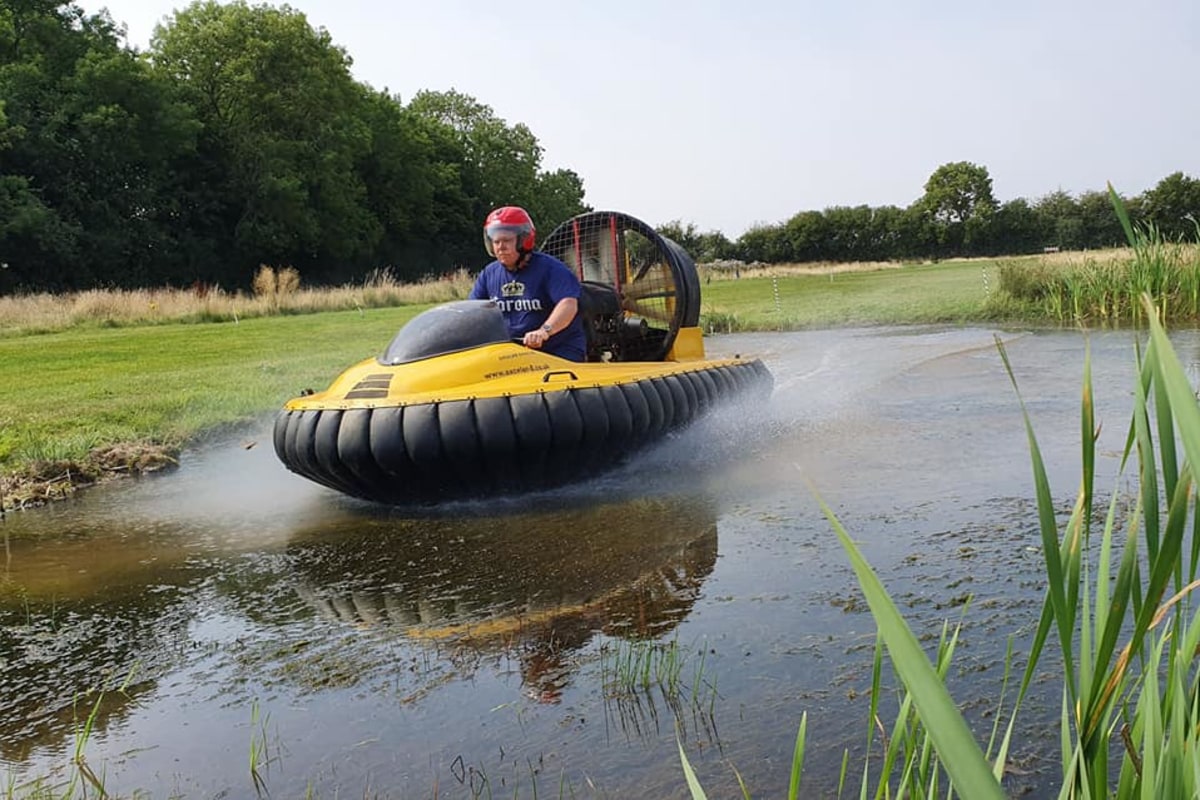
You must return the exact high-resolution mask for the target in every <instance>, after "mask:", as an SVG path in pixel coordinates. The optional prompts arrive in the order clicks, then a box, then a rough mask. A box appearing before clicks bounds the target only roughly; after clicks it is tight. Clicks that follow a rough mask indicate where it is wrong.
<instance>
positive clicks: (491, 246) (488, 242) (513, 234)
mask: <svg viewBox="0 0 1200 800" xmlns="http://www.w3.org/2000/svg"><path fill="white" fill-rule="evenodd" d="M530 233H531V231H530V228H529V226H528V225H506V224H504V223H502V222H493V223H492V224H491V225H488V226H487V227H486V228H484V229H483V246H484V247H485V248H486V249H487V251H488V255H490V256H492V257H493V258H495V257H496V245H497V244H501V245H503V244H507V245H510V246H512V247H514V248H516V249H518V250H519V249H520V248H521V244H522V242H524V241H525V238H526V237H527V236H529V234H530Z"/></svg>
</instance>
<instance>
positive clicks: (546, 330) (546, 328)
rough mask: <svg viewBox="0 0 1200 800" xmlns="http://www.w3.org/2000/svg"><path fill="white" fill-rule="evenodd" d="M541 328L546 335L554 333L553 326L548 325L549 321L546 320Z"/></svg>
mask: <svg viewBox="0 0 1200 800" xmlns="http://www.w3.org/2000/svg"><path fill="white" fill-rule="evenodd" d="M542 330H544V331H545V332H546V335H547V336H550V335H551V334H553V333H554V328H551V327H550V323H549V322H547V323H546V324H545V325H543V326H542Z"/></svg>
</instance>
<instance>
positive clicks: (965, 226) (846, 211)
mask: <svg viewBox="0 0 1200 800" xmlns="http://www.w3.org/2000/svg"><path fill="white" fill-rule="evenodd" d="M1118 197H1119V198H1120V199H1121V201H1122V202H1123V203H1124V204H1125V207H1126V210H1127V211H1128V213H1129V215H1130V218H1131V219H1132V220H1133V221H1134V222H1136V223H1140V224H1142V225H1152V226H1153V227H1154V228H1155V229H1156V230H1157V231H1158V233H1159V234H1160V235H1161V236H1163V237H1164V238H1165V239H1167V240H1171V241H1175V240H1180V239H1187V240H1195V239H1196V238H1197V237H1198V236H1200V224H1198V222H1197V221H1198V220H1200V180H1197V179H1194V178H1190V177H1188V176H1187V175H1184V174H1183V173H1182V172H1176V173H1174V174H1172V175H1168V176H1167V177H1165V178H1163V179H1162V180H1161V181H1159V182H1158V184H1157V185H1156V186H1154V188H1152V189H1148V190H1146V191H1145V192H1143V193H1141V194H1138V195H1133V196H1124V195H1118ZM659 230H660V231H661V232H662V233H663V234H664V235H666V236H669V237H670V238H672V239H674V240H675V241H676V242H678V243H679V244H680V245H681V246H683V247H684V249H686V250H687V251H688V252H689V253H692V254H693V256H694V257H695V258H696V259H697V260H699V261H717V260H722V259H732V260H739V261H745V262H765V263H803V262H813V261H835V262H848V261H889V260H906V259H941V258H954V257H962V256H999V255H1020V254H1028V253H1040V252H1043V251H1045V250H1046V249H1047V248H1051V249H1059V250H1084V249H1098V248H1105V247H1116V246H1120V245H1123V244H1125V233H1124V231H1123V230H1122V228H1121V224H1120V222H1119V220H1118V218H1117V215H1116V213H1115V211H1114V209H1113V204H1112V199H1111V198H1110V197H1109V194H1108V191H1107V190H1103V191H1099V190H1096V191H1087V192H1083V193H1081V194H1080V195H1079V196H1078V197H1076V196H1073V195H1071V194H1070V193H1068V192H1065V191H1062V190H1058V191H1054V192H1051V193H1050V194H1047V195H1045V196H1044V197H1041V198H1039V199H1037V200H1034V201H1033V202H1030V201H1029V200H1026V199H1025V198H1017V199H1015V200H1009V201H1007V202H1005V203H999V202H997V200H996V198H995V196H994V195H993V192H992V179H991V176H990V175H989V174H988V170H987V168H986V167H984V166H981V165H978V164H973V163H970V162H966V161H958V162H951V163H947V164H943V165H942V166H940V167H938V168H937V169H936V170H935V171H934V172H933V174H932V175H930V177H929V180H928V181H927V182H926V184H925V193H924V194H923V195H922V196H921V197H920V198H918V199H917V200H916V201H915V202H914V203H912V204H911V205H909V206H908V207H907V208H900V207H898V206H892V205H889V206H875V207H871V206H865V205H860V206H835V207H832V208H826V209H825V210H824V211H801V212H799V213H797V214H795V215H794V216H792V217H791V218H790V219H788V220H786V221H785V222H782V223H779V224H775V225H757V226H755V227H753V228H751V229H750V230H747V231H746V232H745V233H743V234H742V235H741V236H740V237H739V238H738V239H737V240H736V241H730V240H729V239H728V238H727V237H725V236H724V235H723V234H722V233H721V232H719V231H705V232H702V231H699V230H698V229H697V228H696V226H695V225H694V224H692V223H684V222H681V221H678V220H676V221H673V222H671V223H669V224H667V225H665V226H662V227H661V228H660V229H659Z"/></svg>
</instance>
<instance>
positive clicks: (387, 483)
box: [274, 211, 772, 504]
mask: <svg viewBox="0 0 1200 800" xmlns="http://www.w3.org/2000/svg"><path fill="white" fill-rule="evenodd" d="M542 249H543V250H545V251H546V252H548V253H550V254H551V255H553V256H555V257H557V258H559V259H560V260H562V261H563V262H564V263H566V264H567V266H569V267H571V268H572V269H573V270H575V272H576V274H577V275H578V276H579V277H580V280H581V282H582V285H583V291H582V294H581V296H580V300H579V313H580V314H581V315H582V316H583V321H584V330H585V333H586V335H587V342H588V347H587V361H585V362H574V361H568V360H565V359H561V358H557V357H555V356H551V355H548V354H547V353H544V352H542V351H540V350H532V349H529V348H526V347H524V346H522V345H520V344H517V343H515V342H514V341H513V340H512V339H511V338H510V336H509V332H508V327H507V325H506V324H505V322H504V318H503V316H502V315H501V313H500V310H499V309H498V308H497V307H496V306H495V304H494V303H492V302H491V301H488V300H464V301H456V302H451V303H445V304H443V305H439V306H436V307H434V308H431V309H429V310H428V311H424V312H422V313H421V314H418V315H417V316H415V317H413V319H412V320H410V321H409V322H408V323H407V324H406V325H405V326H404V327H403V328H401V329H400V331H399V332H398V333H397V334H396V336H395V338H393V339H392V341H391V343H390V344H389V345H388V346H387V348H386V349H385V350H384V351H383V353H382V354H381V355H379V356H378V357H375V358H370V359H367V360H365V361H362V362H360V363H358V364H356V365H354V366H352V367H350V368H349V369H347V370H346V371H345V372H343V373H342V374H341V375H340V376H338V378H337V379H335V380H334V382H333V383H332V384H331V385H330V387H329V388H328V389H326V390H325V391H322V392H316V393H307V394H304V395H301V396H300V397H296V398H293V399H292V400H289V401H288V402H287V403H286V404H285V406H284V408H283V410H282V411H280V413H279V415H278V416H277V417H276V420H275V427H274V446H275V453H276V454H277V455H278V457H279V459H280V460H281V461H282V462H283V463H284V464H285V465H286V466H287V468H288V469H290V470H291V471H293V472H295V473H297V474H299V475H302V476H304V477H305V478H308V479H310V480H312V481H315V482H316V483H319V484H322V485H324V486H328V487H329V488H332V489H335V490H337V491H339V492H343V493H345V494H348V495H352V496H355V497H360V498H364V499H367V500H373V501H377V502H383V503H395V504H402V503H423V502H436V501H439V500H443V499H451V498H463V497H477V496H484V495H489V494H495V493H498V492H513V491H527V490H532V489H542V488H550V487H554V486H558V485H562V484H566V483H569V482H572V481H575V480H579V479H581V478H584V477H588V476H592V475H595V474H596V473H598V472H599V471H601V470H604V469H606V468H609V467H612V466H614V465H616V464H617V463H619V462H621V461H622V460H624V459H625V457H627V456H628V455H629V454H630V453H633V452H634V451H636V450H637V449H639V448H641V447H643V446H645V445H647V444H649V443H651V442H654V441H656V440H658V439H660V438H662V437H663V436H664V435H665V434H667V433H669V432H670V431H673V430H676V429H678V428H681V427H683V426H685V425H687V424H689V423H691V422H693V421H694V420H695V419H697V418H698V417H700V416H701V415H703V414H704V413H705V412H707V411H708V410H710V409H711V408H712V407H713V406H715V405H716V404H718V403H720V402H722V401H724V400H726V399H729V398H732V397H735V396H745V395H750V396H753V397H763V396H766V395H767V394H769V393H770V391H771V387H772V379H771V375H770V373H769V372H768V371H767V368H766V367H765V366H764V365H763V363H762V362H761V361H760V360H758V359H744V358H741V357H737V356H735V357H733V358H723V359H706V358H705V355H704V343H703V338H702V335H701V331H700V329H699V328H698V327H697V323H698V320H699V314H700V282H699V277H698V275H697V273H696V267H695V263H694V262H693V261H692V259H691V258H690V257H689V256H688V255H687V253H686V252H685V251H684V250H683V248H681V247H680V246H679V245H678V244H676V243H675V242H673V241H671V240H670V239H668V238H666V237H664V236H661V235H659V234H658V233H657V232H656V231H654V229H653V228H651V227H650V226H648V225H646V224H645V223H643V222H641V221H639V220H637V219H635V218H633V217H630V216H628V215H626V214H622V213H619V212H611V211H598V212H589V213H587V214H582V215H580V216H577V217H574V218H572V219H570V220H568V221H567V222H565V223H563V224H562V225H560V226H559V227H558V228H557V229H555V231H554V232H553V233H551V235H550V236H549V237H548V238H547V240H546V243H545V245H544V246H543V248H542Z"/></svg>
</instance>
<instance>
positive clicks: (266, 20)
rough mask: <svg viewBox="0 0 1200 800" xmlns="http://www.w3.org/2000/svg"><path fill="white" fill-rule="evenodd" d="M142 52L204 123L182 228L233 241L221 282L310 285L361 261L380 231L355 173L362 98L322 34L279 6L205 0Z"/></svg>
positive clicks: (362, 128)
mask: <svg viewBox="0 0 1200 800" xmlns="http://www.w3.org/2000/svg"><path fill="white" fill-rule="evenodd" d="M150 52H151V56H152V58H153V60H154V63H155V64H156V66H157V67H158V68H159V69H160V70H162V71H163V72H164V73H165V74H167V75H169V76H170V77H171V78H172V79H173V80H175V81H177V82H179V83H180V84H181V85H182V86H184V87H186V89H187V91H188V96H189V98H190V100H191V102H192V104H193V106H194V107H195V108H196V109H197V113H198V114H199V116H200V119H201V121H202V122H203V123H204V132H203V136H202V141H201V143H200V149H199V155H200V159H199V162H198V163H197V164H196V165H195V169H196V171H195V172H194V173H193V183H192V186H193V188H194V189H195V190H196V192H197V193H196V195H195V196H194V197H193V198H191V199H192V201H193V208H194V210H195V211H196V213H195V214H194V215H193V217H192V223H193V225H194V226H196V227H197V228H198V229H199V230H200V232H201V235H202V236H204V237H206V238H210V239H212V240H220V239H222V238H224V236H225V234H224V233H223V232H224V231H232V232H233V238H232V242H231V243H230V245H231V246H230V253H229V257H228V259H227V263H228V264H229V269H228V270H226V272H225V274H224V275H223V276H221V277H222V278H223V279H225V280H232V281H234V282H238V283H244V282H246V281H247V280H248V278H249V275H250V274H251V272H252V270H253V269H254V268H255V267H256V266H257V265H258V264H259V263H271V264H278V263H287V264H295V265H297V266H307V267H310V268H312V269H314V270H315V271H316V272H317V275H316V277H317V279H318V280H320V279H332V278H335V277H341V276H342V275H341V273H339V272H337V270H336V269H335V267H337V266H341V267H342V268H344V266H345V265H347V264H348V265H354V264H360V265H365V264H366V263H369V260H370V258H371V257H372V254H373V252H374V248H375V247H376V245H377V244H378V243H379V242H380V240H381V238H382V236H383V231H382V228H381V226H380V224H379V221H378V220H377V219H376V218H375V217H374V216H373V215H372V214H371V213H370V210H369V207H368V202H367V190H366V187H365V186H364V184H363V182H362V179H361V177H360V175H359V173H358V171H357V166H358V161H359V157H360V155H361V154H362V153H364V152H367V151H369V150H370V147H371V130H370V127H369V125H368V124H367V123H366V121H364V118H363V117H364V114H363V104H364V103H365V102H366V100H365V98H364V95H363V90H362V87H360V86H359V85H358V84H357V83H356V82H355V81H354V80H353V78H352V77H351V75H350V58H349V57H348V56H347V55H346V53H345V52H344V51H343V50H342V49H341V48H339V47H336V46H335V45H334V44H333V43H332V41H331V39H330V36H329V34H328V33H327V32H326V31H325V30H324V29H318V30H314V29H313V28H312V27H311V26H310V25H309V24H308V21H307V19H306V18H305V16H304V15H303V14H302V13H300V12H298V11H294V10H293V9H291V8H290V7H288V6H283V7H281V8H278V9H277V8H273V7H271V6H267V5H260V6H254V7H251V6H248V5H246V4H245V3H244V2H240V0H239V1H237V2H232V3H228V4H225V5H221V4H218V3H217V2H214V1H213V0H206V1H205V2H195V3H193V4H192V5H191V6H189V7H187V8H186V9H184V10H183V11H178V12H176V13H175V15H174V18H173V19H172V20H171V22H170V24H169V25H167V26H165V27H164V26H159V27H158V28H157V29H156V30H155V33H154V37H153V38H152V40H151V45H150ZM205 186H207V187H208V188H207V189H202V188H201V187H205ZM302 271H303V270H302Z"/></svg>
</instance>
